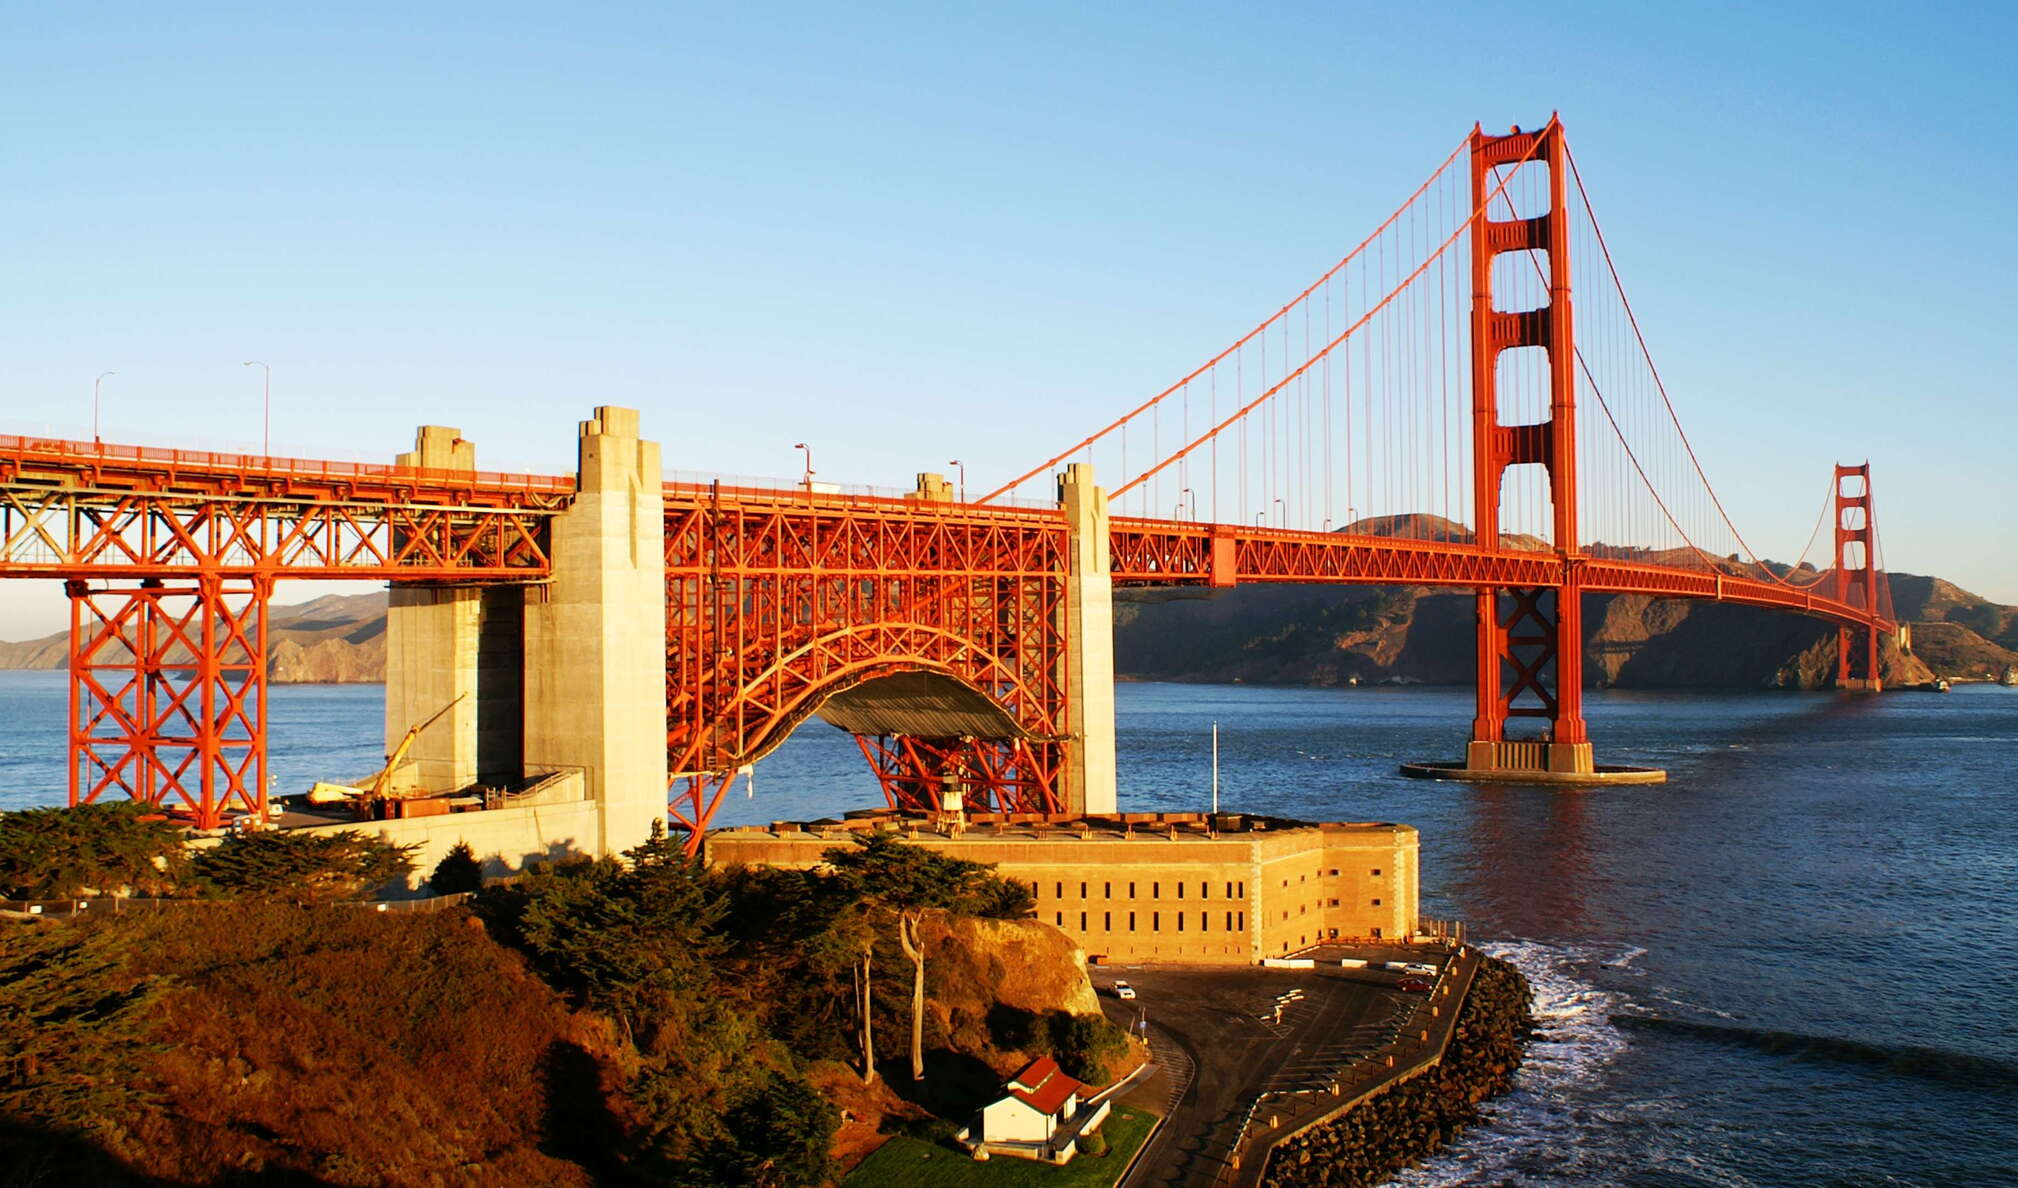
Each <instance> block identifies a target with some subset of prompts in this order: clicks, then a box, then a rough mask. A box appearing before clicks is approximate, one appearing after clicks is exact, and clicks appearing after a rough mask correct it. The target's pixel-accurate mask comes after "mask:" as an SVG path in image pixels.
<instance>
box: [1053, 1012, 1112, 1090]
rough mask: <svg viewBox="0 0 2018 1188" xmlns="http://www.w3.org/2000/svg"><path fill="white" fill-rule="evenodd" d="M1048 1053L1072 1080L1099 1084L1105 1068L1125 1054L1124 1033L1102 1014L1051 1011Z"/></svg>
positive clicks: (1104, 1073) (1103, 1076)
mask: <svg viewBox="0 0 2018 1188" xmlns="http://www.w3.org/2000/svg"><path fill="white" fill-rule="evenodd" d="M1050 1031H1051V1052H1052V1055H1053V1056H1054V1057H1056V1058H1057V1061H1058V1067H1059V1068H1062V1069H1064V1070H1065V1075H1066V1076H1068V1077H1072V1078H1074V1079H1075V1080H1080V1081H1086V1082H1089V1083H1091V1084H1099V1083H1100V1082H1102V1081H1105V1080H1106V1079H1107V1066H1108V1065H1109V1064H1110V1063H1111V1062H1113V1061H1114V1060H1116V1059H1118V1058H1119V1057H1121V1056H1122V1055H1124V1054H1125V1053H1126V1052H1127V1051H1128V1033H1127V1032H1125V1031H1123V1030H1121V1029H1120V1028H1119V1027H1116V1026H1115V1025H1114V1024H1112V1023H1110V1022H1108V1021H1107V1019H1106V1017H1105V1016H1103V1015H1074V1014H1070V1013H1068V1012H1065V1011H1054V1012H1052V1014H1051V1017H1050Z"/></svg>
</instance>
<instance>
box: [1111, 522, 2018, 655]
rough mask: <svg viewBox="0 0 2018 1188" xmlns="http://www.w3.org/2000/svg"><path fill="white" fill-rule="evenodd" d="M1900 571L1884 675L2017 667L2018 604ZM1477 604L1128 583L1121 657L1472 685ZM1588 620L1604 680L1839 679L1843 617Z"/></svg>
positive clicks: (1704, 609)
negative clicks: (1906, 634)
mask: <svg viewBox="0 0 2018 1188" xmlns="http://www.w3.org/2000/svg"><path fill="white" fill-rule="evenodd" d="M1340 531H1342V532H1348V533H1353V534H1357V535H1369V536H1401V537H1407V538H1412V539H1422V540H1442V541H1450V542H1453V543H1468V542H1469V541H1470V539H1471V534H1470V533H1469V532H1468V531H1466V530H1465V529H1464V527H1463V526H1462V525H1458V524H1455V523H1452V522H1451V521H1448V520H1444V519H1441V518H1440V517H1436V516H1423V515H1417V516H1383V517H1375V518H1369V519H1364V520H1358V521H1355V522H1354V523H1352V524H1350V525H1347V526H1346V527H1345V528H1343V529H1341V530H1340ZM1502 544H1503V545H1504V546H1505V547H1509V548H1519V549H1540V548H1545V547H1546V545H1545V543H1544V542H1542V541H1540V540H1537V539H1535V538H1533V537H1512V536H1507V537H1502ZM1588 551H1589V552H1590V553H1591V554H1592V555H1593V556H1602V557H1609V558H1615V559H1620V560H1638V561H1645V562H1651V563H1654V564H1673V565H1683V564H1690V563H1693V562H1694V561H1695V560H1696V558H1695V557H1694V556H1693V554H1687V553H1684V552H1681V551H1669V552H1649V551H1647V550H1642V549H1631V548H1622V547H1617V546H1609V545H1604V544H1593V545H1591V546H1590V547H1589V549H1588ZM1769 564H1770V563H1769ZM1734 568H1735V567H1734ZM1771 568H1773V569H1774V570H1775V571H1776V572H1779V573H1781V574H1785V573H1788V572H1791V568H1790V567H1788V566H1783V565H1776V564H1775V565H1771ZM1803 568H1804V569H1806V570H1807V572H1810V573H1812V572H1813V570H1812V568H1811V567H1805V566H1804V567H1803ZM1891 581H1892V598H1893V603H1894V606H1895V609H1896V611H1897V613H1898V616H1899V618H1900V620H1901V621H1902V622H1905V623H1909V624H1911V625H1912V644H1913V648H1912V651H1911V652H1906V653H1902V652H1900V651H1899V649H1898V648H1897V647H1896V646H1895V644H1894V642H1893V641H1892V640H1890V639H1887V640H1884V641H1882V646H1881V649H1880V658H1879V664H1880V670H1881V674H1882V675H1883V677H1884V679H1885V680H1886V682H1887V683H1888V684H1892V685H1909V684H1919V683H1922V682H1925V681H1929V680H1931V679H1933V678H1934V677H1935V676H1944V677H1967V678H1973V679H1983V678H1986V677H1995V676H1998V675H2000V674H2002V673H2003V672H2005V671H2006V670H2007V669H2008V668H2010V667H2011V666H2013V665H2018V608H2014V607H2008V606H2000V605H1998V604H1996V603H1993V602H1989V601H1987V600H1985V599H1982V598H1979V597H1977V596H1976V595H1974V594H1971V593H1969V592H1968V591H1966V590H1962V589H1960V588H1959V587H1956V586H1954V585H1953V584H1951V583H1948V582H1944V581H1942V580H1940V579H1938V578H1929V577H1921V576H1919V575H1916V574H1892V575H1891ZM1472 606H1473V603H1472V596H1471V593H1470V592H1469V591H1454V590H1449V589H1434V588H1428V587H1393V586H1315V585H1312V586H1302V585H1273V584H1271V585H1253V586H1240V587H1236V588H1234V589H1231V590H1203V589H1195V588H1194V589H1165V590H1157V589H1125V590H1117V591H1115V633H1114V664H1115V670H1116V671H1117V672H1119V673H1122V674H1124V675H1127V676H1134V677H1138V678H1150V679H1163V680H1195V681H1234V680H1239V681H1249V682H1255V683H1264V684H1294V685H1333V684H1345V683H1348V682H1350V681H1352V680H1355V679H1356V680H1358V681H1361V682H1365V683H1377V682H1381V681H1395V682H1403V683H1408V682H1419V683H1423V684H1448V685H1463V684H1469V683H1470V682H1471V681H1472V679H1473V671H1472V666H1473V657H1472V653H1473V627H1472ZM1584 622H1585V654H1584V655H1585V679H1586V681H1587V682H1588V683H1589V684H1591V685H1592V686H1595V687H1599V688H1603V687H1607V686H1617V687H1622V688H1736V689H1756V688H1792V689H1815V688H1823V687H1826V686H1828V685H1829V684H1830V683H1831V682H1832V681H1833V680H1834V677H1835V664H1836V642H1835V641H1836V630H1835V628H1834V627H1831V626H1829V625H1828V624H1826V623H1823V622H1821V621H1820V620H1816V619H1810V618H1806V617H1804V616H1801V615H1795V614H1789V613H1786V612H1783V611H1771V610H1764V609H1760V608H1755V607H1745V606H1734V605H1729V604H1725V603H1715V602H1703V601H1695V600H1686V599H1662V598H1650V597H1646V596H1644V595H1594V596H1587V597H1586V599H1585V605H1584Z"/></svg>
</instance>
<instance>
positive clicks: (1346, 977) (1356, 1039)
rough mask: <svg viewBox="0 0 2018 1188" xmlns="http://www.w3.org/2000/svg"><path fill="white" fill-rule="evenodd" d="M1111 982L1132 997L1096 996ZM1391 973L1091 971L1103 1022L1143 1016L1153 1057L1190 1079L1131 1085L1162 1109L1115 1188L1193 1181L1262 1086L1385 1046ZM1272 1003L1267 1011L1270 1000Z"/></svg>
mask: <svg viewBox="0 0 2018 1188" xmlns="http://www.w3.org/2000/svg"><path fill="white" fill-rule="evenodd" d="M1116 978H1119V979H1122V980H1124V981H1126V982H1128V983H1129V984H1130V985H1132V986H1134V987H1135V988H1136V991H1137V993H1138V995H1139V997H1137V998H1136V999H1135V1001H1133V1002H1125V1001H1122V1000H1120V999H1117V998H1115V997H1114V996H1113V995H1112V994H1111V993H1109V992H1108V987H1110V986H1112V985H1113V983H1114V980H1115V979H1116ZM1390 980H1391V979H1382V978H1380V977H1378V976H1377V975H1374V976H1369V975H1366V974H1355V973H1352V972H1350V971H1339V970H1337V969H1330V970H1324V969H1316V970H1308V969H1303V970H1274V969H1267V970H1264V969H1254V968H1251V967H1250V968H1240V969H1224V970H1220V969H1130V968H1128V967H1127V966H1104V967H1102V968H1101V969H1100V970H1098V971H1096V972H1095V975H1094V982H1095V984H1096V985H1097V986H1099V987H1100V988H1101V992H1102V993H1101V1003H1102V1005H1103V1006H1104V1007H1105V1008H1106V1010H1107V1016H1108V1018H1110V1019H1112V1020H1113V1021H1114V1022H1116V1023H1119V1024H1121V1025H1122V1026H1129V1025H1131V1024H1133V1023H1134V1022H1135V1021H1136V1020H1137V1019H1138V1018H1140V1017H1146V1018H1147V1021H1148V1024H1149V1040H1150V1046H1151V1047H1152V1049H1154V1050H1155V1053H1156V1058H1157V1060H1158V1061H1159V1063H1163V1064H1165V1066H1166V1068H1168V1069H1169V1070H1171V1071H1172V1072H1173V1073H1178V1074H1181V1072H1182V1070H1183V1068H1184V1066H1185V1065H1186V1064H1189V1066H1190V1068H1191V1071H1192V1074H1193V1075H1192V1076H1191V1077H1190V1078H1189V1083H1188V1084H1187V1083H1184V1082H1183V1081H1182V1079H1181V1077H1180V1076H1170V1077H1157V1078H1154V1079H1153V1080H1151V1081H1150V1082H1148V1083H1147V1084H1145V1085H1143V1086H1142V1087H1140V1088H1138V1089H1137V1090H1135V1091H1134V1092H1135V1093H1136V1094H1140V1095H1141V1096H1140V1097H1136V1098H1132V1100H1138V1101H1142V1102H1143V1103H1144V1104H1148V1105H1150V1106H1152V1107H1156V1108H1166V1109H1167V1110H1168V1112H1167V1113H1166V1115H1165V1116H1166V1118H1167V1119H1168V1121H1167V1122H1165V1124H1164V1126H1163V1128H1162V1130H1160V1131H1159V1132H1158V1134H1157V1138H1156V1140H1155V1145H1154V1146H1152V1148H1151V1149H1150V1151H1149V1152H1148V1153H1147V1154H1146V1155H1145V1156H1144V1157H1143V1159H1142V1161H1141V1163H1139V1164H1138V1165H1137V1166H1136V1170H1135V1174H1134V1175H1132V1176H1131V1177H1130V1178H1129V1180H1128V1184H1127V1188H1179V1186H1185V1188H1203V1186H1205V1185H1209V1184H1211V1183H1212V1181H1213V1178H1214V1177H1215V1176H1217V1175H1218V1174H1219V1172H1220V1170H1221V1168H1222V1167H1224V1165H1225V1163H1226V1158H1227V1155H1228V1153H1229V1151H1230V1150H1231V1147H1232V1143H1233V1140H1234V1139H1235V1138H1236V1137H1237V1136H1238V1133H1239V1129H1240V1123H1241V1121H1242V1120H1243V1119H1244V1118H1245V1117H1246V1116H1247V1110H1248V1106H1249V1105H1250V1104H1251V1103H1252V1102H1253V1101H1254V1100H1255V1098H1256V1097H1258V1096H1259V1095H1260V1094H1261V1093H1263V1092H1264V1091H1266V1090H1268V1089H1271V1088H1294V1087H1296V1086H1297V1085H1299V1084H1304V1083H1314V1082H1318V1081H1321V1080H1322V1079H1323V1074H1324V1073H1326V1072H1328V1071H1329V1070H1330V1069H1332V1068H1335V1067H1337V1066H1338V1065H1340V1064H1342V1063H1344V1062H1345V1061H1346V1060H1347V1059H1349V1058H1350V1056H1351V1054H1352V1053H1354V1052H1363V1051H1367V1050H1369V1049H1371V1048H1373V1047H1377V1046H1378V1045H1380V1044H1381V1043H1384V1042H1386V1039H1387V1037H1388V1035H1390V1034H1392V1031H1393V1028H1394V1026H1395V1025H1396V1024H1397V1023H1398V1021H1399V1019H1400V1017H1401V1015H1402V1014H1403V1013H1404V1012H1405V1010H1406V1006H1407V1002H1408V1000H1409V998H1410V997H1411V996H1406V995H1403V994H1401V993H1399V992H1397V991H1394V990H1392V989H1389V988H1388V987H1387V986H1385V985H1383V984H1381V983H1382V982H1384V981H1390ZM1278 1004H1279V1005H1280V1006H1281V1013H1280V1016H1279V1017H1278V1015H1277V1009H1276V1008H1277V1006H1278Z"/></svg>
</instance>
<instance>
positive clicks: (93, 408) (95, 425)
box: [91, 371, 119, 445]
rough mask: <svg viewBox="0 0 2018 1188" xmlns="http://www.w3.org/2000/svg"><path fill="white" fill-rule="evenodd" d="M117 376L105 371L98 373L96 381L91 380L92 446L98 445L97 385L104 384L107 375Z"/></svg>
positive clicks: (113, 372)
mask: <svg viewBox="0 0 2018 1188" xmlns="http://www.w3.org/2000/svg"><path fill="white" fill-rule="evenodd" d="M118 374H119V373H118V372H116V371H107V372H102V373H100V375H99V376H98V378H97V379H95V380H92V381H91V444H92V445H97V444H98V385H100V384H102V383H104V382H105V377H106V376H108V375H118Z"/></svg>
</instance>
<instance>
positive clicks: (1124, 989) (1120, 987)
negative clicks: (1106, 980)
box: [1114, 982, 1135, 998]
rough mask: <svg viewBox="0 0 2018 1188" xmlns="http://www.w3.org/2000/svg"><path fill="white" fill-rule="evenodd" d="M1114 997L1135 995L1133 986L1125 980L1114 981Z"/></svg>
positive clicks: (1131, 996)
mask: <svg viewBox="0 0 2018 1188" xmlns="http://www.w3.org/2000/svg"><path fill="white" fill-rule="evenodd" d="M1114 997H1116V998H1133V997H1135V987H1133V986H1131V985H1129V984H1128V983H1126V982H1116V983H1114Z"/></svg>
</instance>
